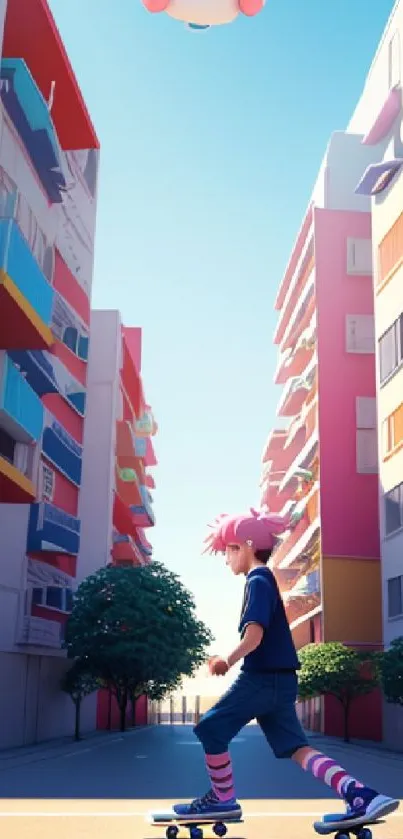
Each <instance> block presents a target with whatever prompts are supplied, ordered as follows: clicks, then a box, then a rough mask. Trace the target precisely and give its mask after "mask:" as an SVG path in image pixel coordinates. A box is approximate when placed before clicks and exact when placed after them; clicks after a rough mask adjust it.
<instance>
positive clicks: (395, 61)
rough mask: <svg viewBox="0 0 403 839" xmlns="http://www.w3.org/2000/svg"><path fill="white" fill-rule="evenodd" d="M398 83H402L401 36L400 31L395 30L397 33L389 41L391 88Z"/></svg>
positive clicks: (389, 80) (389, 81)
mask: <svg viewBox="0 0 403 839" xmlns="http://www.w3.org/2000/svg"><path fill="white" fill-rule="evenodd" d="M398 84H400V36H399V32H395V34H394V35H393V37H392V38H391V39H390V41H389V48H388V86H389V90H390V89H391V88H392V87H395V86H396V85H398Z"/></svg>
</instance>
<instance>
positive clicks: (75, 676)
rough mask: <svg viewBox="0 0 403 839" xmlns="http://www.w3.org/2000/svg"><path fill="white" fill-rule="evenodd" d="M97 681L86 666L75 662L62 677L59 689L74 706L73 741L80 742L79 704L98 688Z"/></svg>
mask: <svg viewBox="0 0 403 839" xmlns="http://www.w3.org/2000/svg"><path fill="white" fill-rule="evenodd" d="M99 686H100V685H99V682H98V680H97V679H96V678H95V677H94V676H93V675H92V673H90V672H89V671H88V667H87V666H86V664H85V663H84V662H82V661H80V660H78V659H77V660H76V661H75V662H74V663H73V665H72V666H71V667H70V668H69V670H67V671H66V673H65V674H64V676H63V679H62V683H61V688H62V690H64V691H65V693H68V694H69V696H70V697H71V699H72V701H73V702H74V706H75V724H74V739H75V740H77V741H78V740H81V730H80V723H81V703H82V701H83V699H84V697H85V696H89V694H90V693H93V692H94V691H95V690H97V689H98V688H99Z"/></svg>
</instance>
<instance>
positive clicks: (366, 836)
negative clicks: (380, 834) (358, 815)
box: [313, 818, 385, 839]
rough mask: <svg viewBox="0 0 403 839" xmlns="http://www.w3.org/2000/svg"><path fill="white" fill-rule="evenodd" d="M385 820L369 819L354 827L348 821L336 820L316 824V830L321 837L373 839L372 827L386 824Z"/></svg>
mask: <svg viewBox="0 0 403 839" xmlns="http://www.w3.org/2000/svg"><path fill="white" fill-rule="evenodd" d="M384 823H385V820H384V819H373V820H371V819H368V821H365V822H364V821H362V823H361V824H355V825H352V824H351V822H349V821H348V819H344V822H343V819H340V820H338V819H336V818H335V820H334V821H332V822H331V821H328V822H327V823H326V822H325V821H322V822H315V824H314V826H313V827H314V830H315V831H316V833H319V834H320V835H321V836H328V835H329V834H331V833H334V834H335V839H350V834H351V835H352V836H356V837H357V839H372V830H371V827H373V825H376V824H384Z"/></svg>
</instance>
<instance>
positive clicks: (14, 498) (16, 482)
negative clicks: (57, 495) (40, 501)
mask: <svg viewBox="0 0 403 839" xmlns="http://www.w3.org/2000/svg"><path fill="white" fill-rule="evenodd" d="M0 436H1V435H0ZM35 497H36V488H35V486H34V483H33V481H32V480H31V479H30V478H29V477H28V476H27V475H25V474H24V473H23V472H22V471H21V469H19V468H18V466H15V465H14V463H12V462H10V460H9V459H8V458H6V457H3V456H2V455H0V504H30V503H31V502H32V501H34V500H35Z"/></svg>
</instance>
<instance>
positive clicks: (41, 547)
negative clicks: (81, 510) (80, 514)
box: [27, 502, 80, 556]
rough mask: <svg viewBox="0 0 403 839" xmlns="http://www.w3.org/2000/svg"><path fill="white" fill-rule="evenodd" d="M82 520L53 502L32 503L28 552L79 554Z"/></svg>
mask: <svg viewBox="0 0 403 839" xmlns="http://www.w3.org/2000/svg"><path fill="white" fill-rule="evenodd" d="M79 548H80V520H79V519H77V518H75V516H70V515H69V514H68V513H65V512H64V510H60V509H59V508H58V507H55V506H53V505H52V504H47V503H46V502H42V503H40V504H32V506H31V511H30V518H29V525H28V539H27V551H28V553H39V552H42V551H44V552H58V553H67V554H71V555H72V556H77V554H78V552H79Z"/></svg>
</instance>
